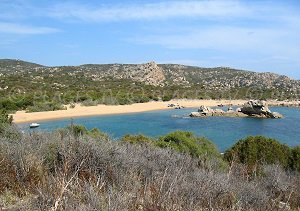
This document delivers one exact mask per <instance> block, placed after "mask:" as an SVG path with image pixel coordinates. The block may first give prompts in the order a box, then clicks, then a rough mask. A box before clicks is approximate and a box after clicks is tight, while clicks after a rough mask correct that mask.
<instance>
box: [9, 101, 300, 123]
mask: <svg viewBox="0 0 300 211" xmlns="http://www.w3.org/2000/svg"><path fill="white" fill-rule="evenodd" d="M246 101H247V100H188V99H179V100H171V101H165V102H162V101H152V102H147V103H135V104H130V105H102V104H100V105H97V106H81V105H80V104H76V105H75V108H70V107H69V106H67V110H57V111H42V112H33V113H25V111H17V112H16V113H15V114H12V116H13V122H14V123H16V124H18V123H32V122H39V121H48V120H57V119H67V118H76V117H88V116H101V115H114V114H116V115H117V114H132V113H141V112H147V111H156V110H157V111H158V110H168V109H174V107H173V108H172V107H168V104H175V105H176V104H178V105H180V106H184V107H186V108H197V107H199V106H201V105H203V106H210V107H214V106H218V105H220V104H223V105H224V106H226V105H233V106H240V105H242V104H244V103H245V102H246ZM267 103H268V104H269V105H270V106H282V104H283V103H284V105H286V104H287V105H296V104H297V105H298V103H299V102H285V101H267Z"/></svg>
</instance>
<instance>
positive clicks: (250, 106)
mask: <svg viewBox="0 0 300 211" xmlns="http://www.w3.org/2000/svg"><path fill="white" fill-rule="evenodd" d="M240 112H242V113H243V114H246V115H248V116H253V117H262V118H282V117H283V116H282V115H281V114H279V113H277V112H271V111H270V109H269V107H268V105H267V103H266V102H265V101H262V100H250V101H248V102H246V103H245V104H244V105H243V107H242V108H241V109H240Z"/></svg>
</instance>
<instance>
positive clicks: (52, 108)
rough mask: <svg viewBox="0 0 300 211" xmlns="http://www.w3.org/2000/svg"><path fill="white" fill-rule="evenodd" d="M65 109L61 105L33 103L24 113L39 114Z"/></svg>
mask: <svg viewBox="0 0 300 211" xmlns="http://www.w3.org/2000/svg"><path fill="white" fill-rule="evenodd" d="M66 109H67V108H66V107H65V106H63V105H62V104H61V103H54V102H45V103H35V104H34V105H33V106H28V107H27V110H26V112H28V113H30V112H40V111H56V110H66Z"/></svg>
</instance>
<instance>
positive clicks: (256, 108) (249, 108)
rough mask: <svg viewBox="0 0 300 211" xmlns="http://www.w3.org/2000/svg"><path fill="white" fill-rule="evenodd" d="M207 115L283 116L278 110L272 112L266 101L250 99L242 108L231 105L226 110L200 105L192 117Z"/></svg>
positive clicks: (276, 117)
mask: <svg viewBox="0 0 300 211" xmlns="http://www.w3.org/2000/svg"><path fill="white" fill-rule="evenodd" d="M207 116H224V117H256V118H272V119H278V118H283V116H282V115H281V114H280V113H278V112H271V111H270V109H269V107H268V105H267V104H266V102H265V101H260V100H250V101H248V102H246V103H245V104H244V105H243V106H242V107H241V108H237V109H236V110H233V109H232V108H231V107H230V108H229V109H228V110H227V111H224V110H222V109H219V108H217V109H212V108H210V107H206V106H200V108H199V109H198V111H197V112H192V113H191V114H190V117H207Z"/></svg>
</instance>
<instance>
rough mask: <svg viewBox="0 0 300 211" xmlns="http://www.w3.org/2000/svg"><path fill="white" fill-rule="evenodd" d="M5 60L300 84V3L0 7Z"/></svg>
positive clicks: (21, 0)
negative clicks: (151, 67) (221, 73)
mask: <svg viewBox="0 0 300 211" xmlns="http://www.w3.org/2000/svg"><path fill="white" fill-rule="evenodd" d="M0 58H11V59H22V60H26V61H31V62H36V63H39V64H43V65H48V66H57V65H80V64H91V63H93V64H104V63H105V64H107V63H145V62H149V61H155V62H157V63H176V64H186V65H193V66H201V67H216V66H226V67H233V68H239V69H245V70H253V71H259V72H275V73H279V74H284V75H288V76H290V77H292V78H295V79H300V1H297V0H294V1H292V0H282V1H279V0H278V1H276V0H273V1H271V0H270V1H264V0H251V1H250V0H249V1H246V0H244V1H242V0H240V1H239V0H216V1H207V0H197V1H196V0H163V1H162V0H160V1H159V0H149V1H146V0H127V1H121V0H119V1H117V0H89V1H87V0H72V1H68V0H0Z"/></svg>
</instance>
